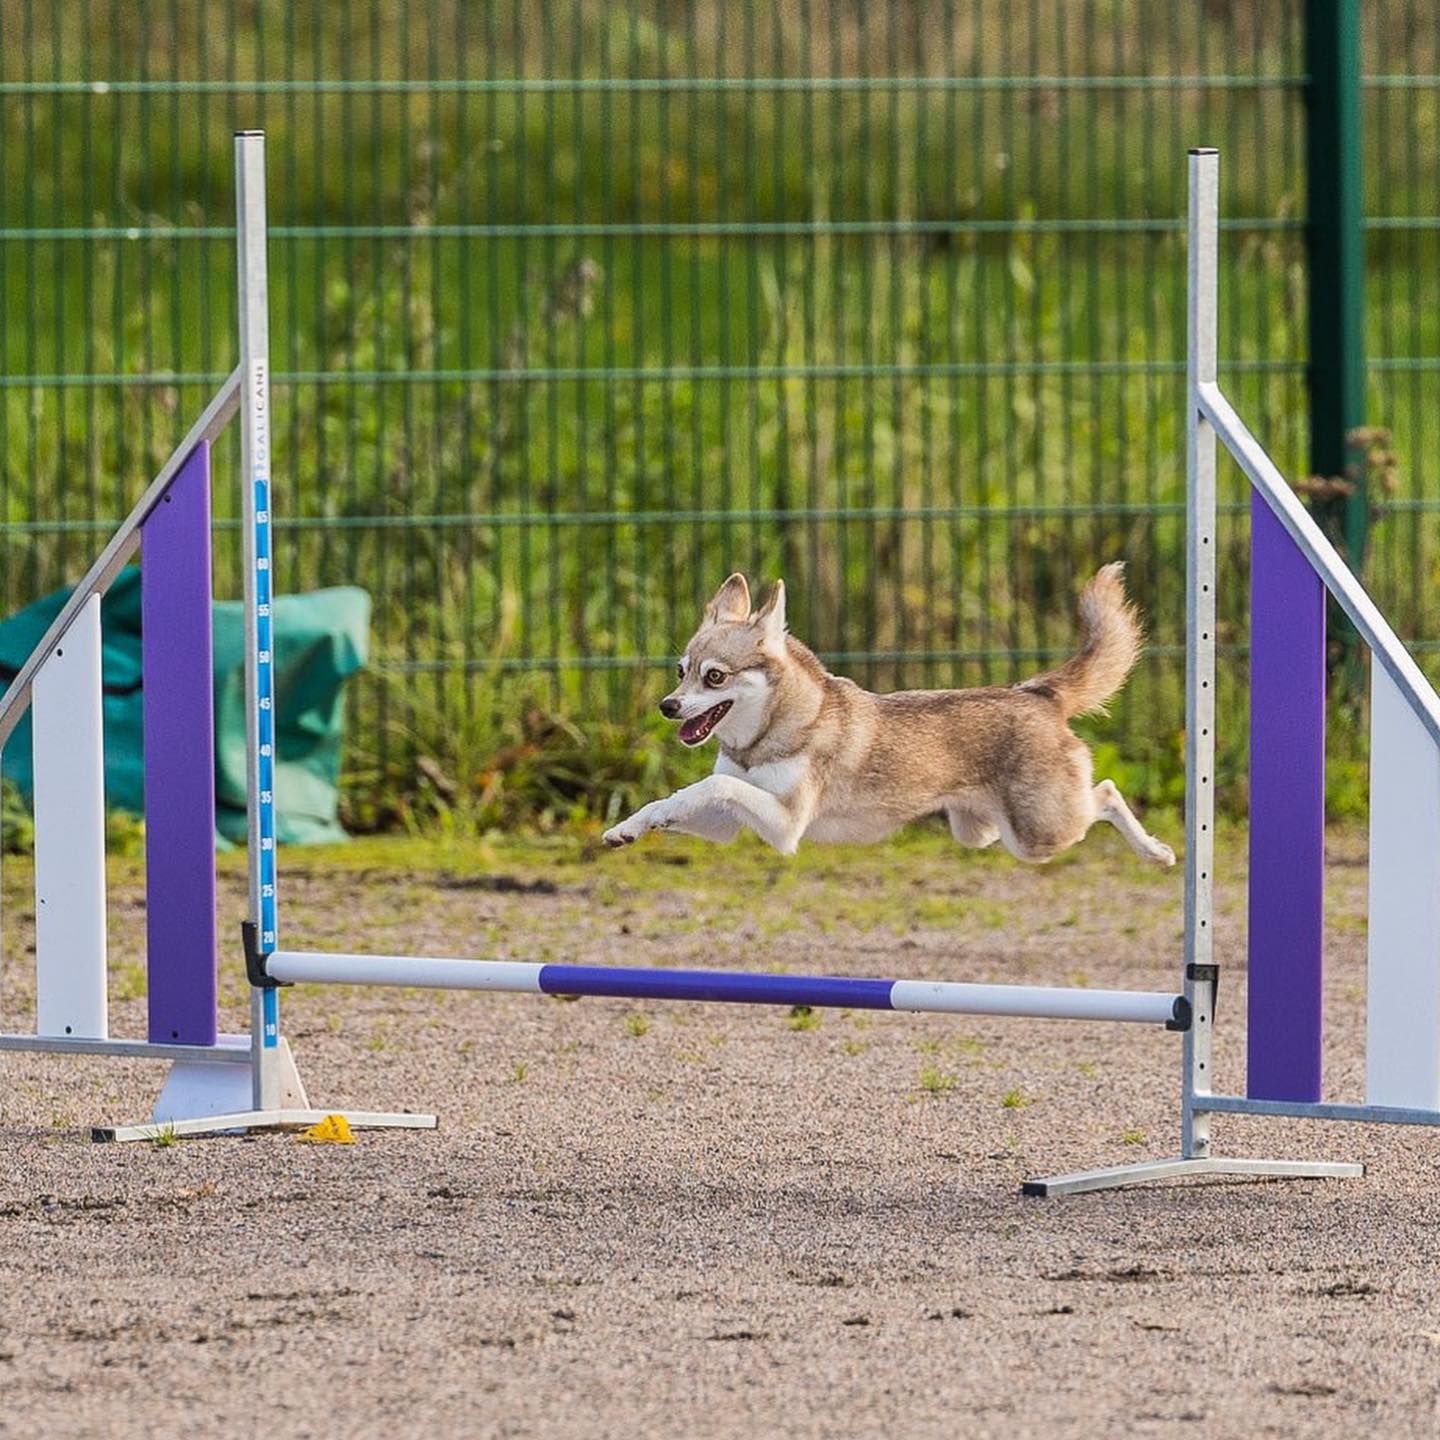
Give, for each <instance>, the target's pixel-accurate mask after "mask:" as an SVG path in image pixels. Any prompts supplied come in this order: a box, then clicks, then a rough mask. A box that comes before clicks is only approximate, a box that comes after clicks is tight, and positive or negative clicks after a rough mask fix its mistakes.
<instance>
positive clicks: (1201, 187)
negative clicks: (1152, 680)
mask: <svg viewBox="0 0 1440 1440" xmlns="http://www.w3.org/2000/svg"><path fill="white" fill-rule="evenodd" d="M1219 230H1220V156H1219V154H1218V152H1217V151H1215V150H1207V149H1201V150H1192V151H1191V152H1190V215H1189V268H1188V288H1187V298H1186V322H1187V330H1188V333H1189V346H1188V350H1187V353H1186V364H1185V410H1186V431H1185V472H1186V510H1185V515H1186V524H1185V575H1186V580H1185V657H1186V659H1185V998H1186V999H1187V1000H1189V1001H1190V1013H1191V1016H1192V1022H1191V1026H1190V1029H1189V1030H1187V1031H1186V1032H1185V1043H1184V1061H1183V1064H1184V1082H1183V1090H1184V1093H1183V1099H1182V1106H1181V1119H1180V1154H1181V1156H1182V1157H1183V1158H1184V1159H1187V1160H1190V1159H1204V1158H1206V1157H1207V1156H1208V1155H1209V1153H1210V1117H1209V1115H1208V1114H1205V1113H1203V1112H1197V1111H1196V1110H1195V1108H1194V1103H1193V1102H1194V1099H1195V1097H1196V1096H1197V1095H1208V1094H1209V1093H1210V1086H1211V1069H1212V1067H1211V1038H1212V1034H1213V1027H1214V1020H1215V992H1216V988H1217V982H1218V979H1219V972H1218V971H1217V969H1216V966H1215V955H1214V929H1215V926H1214V913H1215V907H1214V889H1215V882H1214V874H1215V569H1216V566H1215V549H1216V541H1215V431H1214V429H1213V427H1212V426H1211V424H1210V422H1209V421H1208V420H1207V419H1206V418H1205V416H1204V415H1203V414H1202V413H1201V410H1200V387H1201V386H1202V385H1207V384H1214V383H1215V379H1216V349H1217V345H1216V324H1217V316H1218V313H1219V305H1218V301H1217V293H1216V286H1217V270H1218V251H1219V244H1218V241H1219Z"/></svg>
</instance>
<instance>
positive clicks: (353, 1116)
mask: <svg viewBox="0 0 1440 1440" xmlns="http://www.w3.org/2000/svg"><path fill="white" fill-rule="evenodd" d="M222 1040H223V1041H224V1042H226V1044H225V1046H224V1050H223V1052H222V1053H223V1059H222V1058H220V1056H219V1055H216V1054H206V1053H202V1052H198V1051H197V1053H195V1054H194V1055H190V1054H187V1055H186V1056H185V1058H184V1059H180V1060H176V1062H175V1063H174V1064H173V1065H172V1066H171V1067H170V1073H169V1075H168V1076H167V1077H166V1079H165V1085H164V1088H163V1089H162V1090H161V1091H160V1098H159V1099H158V1100H157V1101H156V1102H155V1109H154V1110H153V1111H152V1112H151V1115H150V1119H149V1121H148V1122H147V1123H146V1124H144V1125H115V1126H109V1125H100V1126H96V1127H95V1128H94V1129H93V1130H91V1132H90V1138H91V1139H92V1140H114V1141H119V1142H122V1143H123V1142H124V1141H127V1140H170V1139H180V1138H181V1137H182V1136H186V1135H240V1134H244V1133H245V1132H246V1131H250V1130H304V1129H308V1128H309V1127H310V1126H311V1125H318V1124H319V1123H320V1122H321V1121H322V1120H323V1119H324V1118H325V1117H326V1116H327V1115H343V1116H344V1117H345V1119H346V1120H347V1121H348V1122H349V1125H350V1128H351V1129H352V1130H390V1129H395V1130H434V1129H435V1128H436V1126H437V1125H438V1124H439V1121H438V1120H436V1118H435V1117H434V1116H433V1115H400V1114H385V1113H380V1112H375V1111H369V1110H317V1109H315V1107H314V1106H313V1105H312V1104H311V1103H310V1100H309V1097H308V1096H307V1095H306V1094H305V1083H304V1081H302V1080H301V1078H300V1072H299V1070H297V1069H296V1067H295V1057H294V1056H293V1055H292V1054H291V1053H290V1043H289V1041H287V1040H286V1039H285V1038H284V1036H281V1038H280V1043H279V1045H278V1046H277V1047H276V1052H275V1055H274V1057H273V1059H272V1060H271V1064H272V1065H273V1066H274V1067H275V1094H276V1096H277V1098H278V1099H279V1101H280V1104H279V1106H278V1107H277V1108H275V1109H273V1110H256V1109H254V1108H253V1107H254V1099H253V1082H252V1078H251V1067H250V1063H249V1051H248V1042H247V1041H246V1040H245V1038H244V1037H243V1036H231V1035H226V1036H223V1037H222ZM241 1047H244V1048H243V1051H242V1050H241ZM231 1051H237V1052H240V1058H239V1059H238V1063H237V1055H236V1054H232V1053H230V1052H231Z"/></svg>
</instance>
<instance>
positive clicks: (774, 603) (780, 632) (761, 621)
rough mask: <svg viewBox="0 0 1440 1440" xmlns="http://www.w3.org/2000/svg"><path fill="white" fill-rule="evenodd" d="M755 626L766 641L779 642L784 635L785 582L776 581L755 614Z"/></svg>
mask: <svg viewBox="0 0 1440 1440" xmlns="http://www.w3.org/2000/svg"><path fill="white" fill-rule="evenodd" d="M755 624H756V626H757V627H758V628H759V630H760V632H761V634H762V635H763V636H764V638H765V639H766V640H770V641H775V642H778V641H780V640H781V639H782V638H783V637H784V634H785V582H784V581H783V580H777V581H776V582H775V583H774V584H773V585H772V586H771V587H770V593H769V594H768V595H767V596H766V597H765V603H764V604H763V605H762V606H761V607H760V608H759V609H758V610H757V611H756V612H755Z"/></svg>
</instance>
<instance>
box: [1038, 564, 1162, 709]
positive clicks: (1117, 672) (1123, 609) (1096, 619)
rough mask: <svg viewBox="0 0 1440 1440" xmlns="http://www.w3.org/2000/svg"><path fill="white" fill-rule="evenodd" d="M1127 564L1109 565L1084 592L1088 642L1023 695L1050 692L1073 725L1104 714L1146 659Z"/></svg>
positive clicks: (1083, 616) (1082, 612)
mask: <svg viewBox="0 0 1440 1440" xmlns="http://www.w3.org/2000/svg"><path fill="white" fill-rule="evenodd" d="M1124 577H1125V562H1124V561H1123V560H1116V561H1115V562H1114V563H1113V564H1110V565H1106V566H1105V567H1104V569H1102V570H1101V571H1100V573H1099V574H1098V575H1096V576H1095V578H1094V579H1093V580H1092V581H1091V582H1090V583H1089V584H1088V585H1087V586H1086V587H1085V588H1084V590H1082V591H1081V592H1080V622H1081V624H1082V625H1083V626H1084V627H1085V638H1084V640H1083V641H1082V642H1081V644H1080V649H1079V651H1078V652H1077V653H1076V654H1075V655H1073V656H1072V657H1071V658H1070V659H1069V660H1067V661H1066V662H1065V663H1064V664H1063V665H1062V666H1060V668H1059V669H1058V670H1051V671H1050V672H1049V673H1048V674H1045V675H1037V676H1036V677H1035V678H1034V679H1033V680H1027V681H1025V683H1024V684H1023V685H1022V686H1021V687H1020V688H1021V689H1022V690H1038V691H1042V692H1044V691H1049V692H1051V693H1052V694H1053V695H1054V696H1055V698H1056V699H1057V700H1058V701H1059V702H1060V708H1061V710H1062V711H1064V713H1065V718H1066V719H1067V720H1068V719H1070V718H1071V716H1074V715H1084V714H1086V713H1088V712H1089V711H1091V710H1099V709H1102V708H1103V707H1104V704H1105V702H1106V701H1107V700H1108V699H1109V698H1110V697H1111V696H1112V695H1113V694H1114V693H1115V692H1116V691H1117V690H1118V689H1119V688H1120V687H1121V686H1122V685H1123V684H1124V683H1125V677H1126V676H1127V675H1128V674H1129V673H1130V671H1131V670H1132V669H1133V668H1134V666H1135V662H1136V661H1137V660H1138V659H1139V658H1140V643H1141V639H1142V632H1141V628H1140V616H1139V614H1138V613H1137V612H1136V610H1135V607H1134V606H1133V605H1132V604H1131V603H1130V602H1129V601H1128V600H1127V599H1126V598H1125V578H1124Z"/></svg>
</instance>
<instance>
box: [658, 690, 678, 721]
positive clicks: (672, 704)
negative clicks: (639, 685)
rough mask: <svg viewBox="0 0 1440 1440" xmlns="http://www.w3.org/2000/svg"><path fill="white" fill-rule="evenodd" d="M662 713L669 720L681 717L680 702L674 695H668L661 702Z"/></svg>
mask: <svg viewBox="0 0 1440 1440" xmlns="http://www.w3.org/2000/svg"><path fill="white" fill-rule="evenodd" d="M660 713H661V714H662V715H663V716H664V717H665V718H666V719H667V720H678V719H679V718H680V702H679V701H678V700H676V699H675V698H674V697H673V696H671V695H667V696H666V697H665V698H664V699H663V700H662V701H661V702H660Z"/></svg>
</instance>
